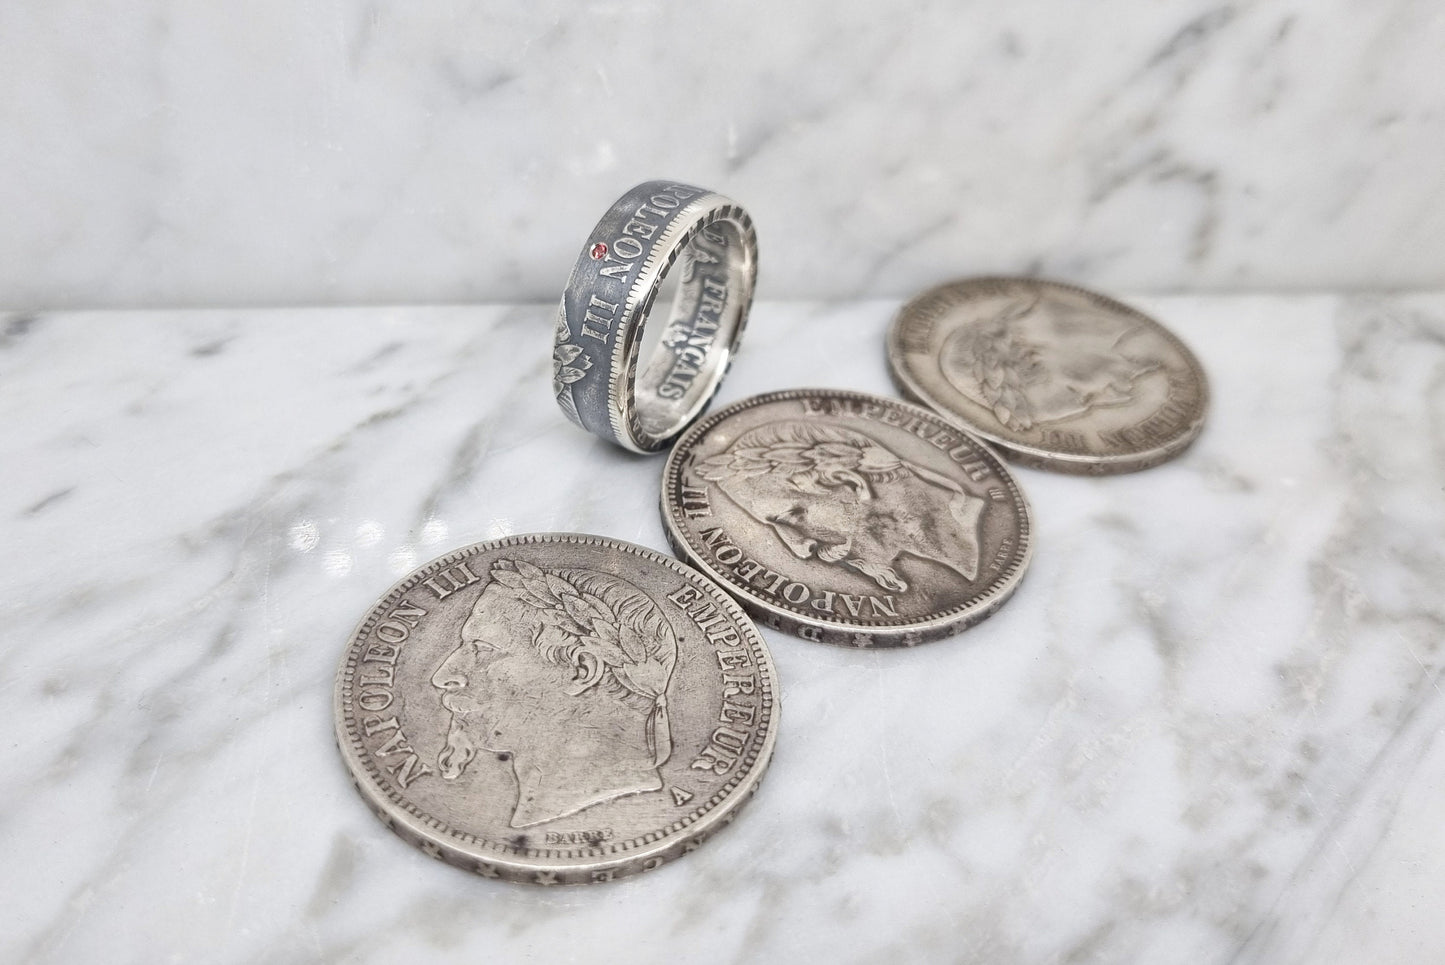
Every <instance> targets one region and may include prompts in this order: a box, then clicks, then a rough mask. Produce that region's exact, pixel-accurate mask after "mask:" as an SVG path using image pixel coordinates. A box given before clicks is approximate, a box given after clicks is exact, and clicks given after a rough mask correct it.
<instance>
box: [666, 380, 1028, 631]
mask: <svg viewBox="0 0 1445 965" xmlns="http://www.w3.org/2000/svg"><path fill="white" fill-rule="evenodd" d="M662 518H663V524H664V526H665V527H666V529H667V535H668V540H669V541H670V542H671V543H672V545H673V548H674V549H676V550H677V552H678V554H679V555H680V556H683V557H684V558H686V559H687V560H688V561H690V562H691V563H692V564H693V565H695V566H697V567H698V568H699V569H701V570H702V571H703V572H704V573H706V574H707V575H709V576H711V577H712V578H713V579H715V580H717V581H718V582H719V583H720V584H722V586H723V587H724V588H725V589H727V590H728V591H729V592H731V593H732V594H733V595H734V596H736V597H737V598H738V600H739V601H741V602H742V604H743V607H744V608H745V609H746V610H747V611H748V612H749V613H751V614H752V615H753V616H754V617H756V618H757V619H759V620H761V621H763V622H764V623H766V624H767V625H768V626H771V627H774V628H776V629H779V630H785V631H787V632H789V633H795V634H797V635H798V636H801V637H804V638H805V639H808V640H819V641H824V642H827V643H838V644H845V645H853V646H860V647H868V646H911V645H913V644H916V643H922V642H923V641H925V640H932V639H936V638H938V637H942V636H947V635H948V634H951V633H956V632H957V631H959V630H962V629H963V628H965V627H967V626H969V625H971V624H973V623H976V622H977V621H979V620H982V619H983V618H984V617H986V616H988V615H989V614H990V613H992V612H994V610H996V609H997V608H998V607H999V606H1000V605H1001V604H1002V603H1003V602H1004V600H1006V599H1008V597H1009V595H1010V594H1012V593H1013V591H1014V589H1015V588H1016V587H1017V586H1018V583H1019V580H1020V579H1022V577H1023V574H1024V570H1025V568H1026V567H1027V565H1028V561H1029V554H1030V552H1031V547H1032V537H1033V525H1032V520H1031V517H1030V514H1029V507H1028V503H1027V502H1026V501H1025V499H1024V496H1023V493H1022V492H1021V491H1020V490H1019V487H1018V484H1017V483H1016V482H1015V481H1014V478H1013V476H1012V475H1010V473H1009V471H1008V469H1007V468H1005V467H1004V465H1003V464H1002V463H1001V462H1000V461H999V459H998V457H997V456H995V455H994V454H993V452H992V451H991V450H990V449H989V448H988V446H986V445H984V444H983V443H982V442H980V441H979V440H977V439H975V438H974V437H973V436H971V435H969V434H968V433H967V432H964V431H963V430H961V429H959V428H958V427H957V426H955V425H952V424H950V423H949V422H947V421H946V420H944V419H942V418H941V417H939V416H937V415H935V414H934V413H932V412H929V411H927V410H925V409H921V408H919V407H918V406H915V405H910V404H908V403H906V402H899V401H897V400H894V399H884V398H880V397H877V396H872V395H864V394H862V393H859V392H844V391H840V390H834V389H795V390H792V391H788V392H773V393H769V394H766V395H758V396H753V397H752V398H750V399H744V400H743V401H741V402H738V403H735V404H733V405H731V406H729V407H728V408H726V409H723V410H722V411H720V412H717V413H715V414H714V415H712V416H710V417H708V418H706V419H704V420H703V421H701V422H699V423H698V424H697V425H695V426H693V427H692V429H690V430H688V432H687V433H686V434H685V435H684V436H683V437H682V438H681V439H680V440H679V441H678V443H677V445H676V446H675V447H674V448H673V450H672V453H671V454H670V455H669V456H668V459H667V465H666V467H665V468H664V470H663V482H662Z"/></svg>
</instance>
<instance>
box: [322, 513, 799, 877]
mask: <svg viewBox="0 0 1445 965" xmlns="http://www.w3.org/2000/svg"><path fill="white" fill-rule="evenodd" d="M335 712H336V737H337V742H338V744H339V745H340V747H341V754H342V757H343V758H344V759H345V761H346V764H347V766H348V767H349V768H350V771H351V775H352V779H353V781H354V783H355V784H356V786H357V788H358V789H359V790H360V791H361V794H362V796H363V797H364V798H365V799H366V801H367V803H368V804H369V805H370V806H371V807H372V809H373V810H375V812H376V814H377V816H378V817H380V818H381V820H382V821H383V822H384V823H385V824H386V825H387V826H388V827H390V828H391V829H392V830H393V831H395V832H396V833H397V834H399V835H400V836H401V837H402V838H404V839H406V840H407V841H409V842H411V843H412V844H414V845H416V846H418V847H420V848H421V849H422V850H423V851H425V852H426V853H427V854H429V855H431V856H432V857H434V858H439V859H441V860H443V861H447V862H450V863H452V864H454V865H458V866H460V867H462V868H465V869H467V870H469V871H475V872H478V873H480V874H482V875H486V876H487V877H493V878H506V879H510V880H515V881H527V882H534V883H536V884H573V883H580V882H594V881H610V880H612V879H614V878H621V877H625V876H628V875H633V874H637V873H640V872H644V871H651V870H653V869H654V868H657V867H659V866H660V865H662V864H663V862H665V861H668V860H670V859H672V858H675V857H677V856H678V855H680V854H683V853H685V852H688V851H692V850H693V849H695V848H696V847H697V846H698V845H699V844H701V843H702V842H703V841H705V840H706V839H707V838H708V837H710V836H711V835H712V834H713V833H714V832H715V831H717V830H718V829H719V828H721V827H722V826H724V825H725V824H727V823H729V822H731V820H732V819H733V817H735V816H736V814H737V811H738V808H739V807H741V806H742V804H743V803H744V802H745V801H746V800H747V799H748V798H749V796H750V795H751V794H752V792H753V791H754V790H755V789H756V787H757V785H758V782H759V780H760V779H761V778H762V775H763V771H764V770H765V769H766V768H767V766H768V761H769V758H770V757H771V756H772V751H773V741H774V734H775V732H776V728H777V714H778V695H777V683H776V675H775V673H774V671H773V664H772V658H771V657H770V656H769V654H768V649H767V645H766V644H765V643H764V642H763V639H762V636H761V635H760V634H759V633H758V631H757V629H756V628H755V627H754V626H753V625H752V623H751V622H750V621H749V620H748V618H747V616H746V615H744V614H743V612H742V611H741V610H740V609H739V608H738V607H737V605H736V604H735V603H734V602H733V601H732V600H731V599H729V597H728V596H727V594H725V593H723V592H722V591H721V590H720V589H719V588H718V587H716V586H715V585H713V584H712V583H710V582H709V581H708V580H706V579H704V578H703V577H702V576H700V575H699V574H697V573H696V572H695V571H693V570H692V569H690V568H688V567H686V566H684V565H682V564H681V563H679V562H678V561H677V560H674V559H671V558H669V557H666V556H663V555H661V554H659V553H654V552H652V551H651V550H647V549H643V548H642V547H640V546H634V545H632V544H630V543H623V542H619V541H617V540H610V539H603V538H601V537H597V536H582V535H576V534H566V533H555V534H554V533H549V534H540V535H530V536H515V537H511V538H509V539H503V540H496V541H494V542H489V543H478V544H476V545H474V546H469V547H466V548H465V549H461V550H457V551H456V552H454V553H449V554H447V555H446V556H444V557H442V558H440V559H437V560H433V561H432V562H430V563H428V564H426V565H425V566H423V567H421V568H420V569H418V570H416V571H415V572H414V573H412V574H411V575H410V576H408V577H406V578H405V579H404V580H402V581H401V582H400V583H398V584H396V585H395V586H394V587H392V588H391V590H390V591H389V592H388V593H387V594H386V596H384V597H383V598H382V599H381V601H380V602H378V603H377V604H376V606H375V607H373V608H372V610H371V612H370V613H368V614H367V615H366V618H365V619H364V620H362V622H361V624H360V625H359V626H358V627H357V628H356V631H355V633H354V634H353V635H352V637H351V641H350V643H349V644H348V645H347V648H346V654H345V656H344V658H343V659H342V661H341V668H340V670H339V671H338V673H337V678H336V699H335Z"/></svg>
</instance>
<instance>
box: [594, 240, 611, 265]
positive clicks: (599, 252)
mask: <svg viewBox="0 0 1445 965" xmlns="http://www.w3.org/2000/svg"><path fill="white" fill-rule="evenodd" d="M606 256H607V246H606V245H604V244H603V243H602V242H600V241H599V242H597V244H595V245H593V246H592V257H593V258H594V259H596V260H599V261H600V260H601V259H602V258H605V257H606Z"/></svg>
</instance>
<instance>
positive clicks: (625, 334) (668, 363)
mask: <svg viewBox="0 0 1445 965" xmlns="http://www.w3.org/2000/svg"><path fill="white" fill-rule="evenodd" d="M669 273H672V274H673V275H674V276H675V277H676V279H677V293H676V296H675V297H674V298H673V301H672V304H671V306H669V307H668V309H667V313H666V317H665V318H664V319H660V320H659V321H660V322H661V324H662V328H661V331H660V333H659V335H658V337H657V338H656V343H655V346H654V347H653V348H652V349H651V351H650V352H649V353H648V354H647V355H646V357H643V358H641V359H639V354H640V351H641V349H642V345H643V330H644V327H645V326H647V325H649V324H650V323H649V322H648V318H649V314H650V313H651V311H652V308H653V302H654V300H656V299H657V297H658V294H659V292H660V291H661V290H662V287H663V283H664V281H665V280H666V279H667V277H668V275H669ZM757 273H758V248H757V235H756V232H754V230H753V223H752V219H751V218H749V217H748V214H747V212H746V211H744V210H743V209H742V207H741V206H739V205H738V204H737V203H736V202H734V201H731V200H729V199H728V198H725V197H723V196H722V195H719V194H714V193H712V192H710V191H707V190H705V189H703V188H697V187H693V186H691V185H687V184H678V183H676V182H672V181H648V182H646V183H644V184H639V185H638V186H637V187H635V188H633V189H632V190H631V191H628V192H627V193H626V194H624V195H623V196H622V197H621V198H619V199H618V200H617V202H616V203H615V204H614V205H613V206H612V207H611V208H610V209H609V210H608V211H607V214H605V215H604V216H603V217H602V220H601V221H599V222H598V223H597V226H596V227H595V228H593V229H592V233H591V234H590V235H589V236H588V238H587V243H586V244H585V245H583V247H582V254H581V255H580V256H579V257H578V259H577V264H576V266H575V267H574V268H573V269H572V275H571V277H570V278H569V279H568V281H567V289H566V291H565V293H564V294H563V296H562V304H561V306H560V307H559V309H558V312H557V329H556V341H555V345H554V348H553V356H552V358H553V366H552V371H553V380H552V385H553V390H554V392H555V394H556V397H557V404H558V405H560V406H561V407H562V411H563V412H565V413H566V414H567V417H568V418H569V419H571V420H572V421H573V422H575V423H577V424H578V425H579V426H581V427H582V428H584V429H587V430H588V431H589V432H593V433H595V434H597V435H598V436H601V437H602V438H603V439H607V440H609V441H611V442H615V443H617V444H618V445H620V446H623V447H624V448H627V449H630V450H632V451H634V452H653V451H656V450H658V449H662V448H663V447H665V446H667V445H668V444H670V443H671V442H672V441H673V439H675V438H676V437H677V435H678V433H680V432H681V431H682V430H683V429H685V428H686V427H687V426H688V425H689V424H691V423H692V422H693V421H694V420H695V419H696V418H697V417H698V416H699V415H701V414H702V411H703V410H704V409H705V408H706V407H707V404H708V402H709V401H711V399H712V397H713V393H714V392H716V391H717V387H718V385H719V384H720V383H721V382H722V378H723V376H724V375H725V374H727V370H728V366H729V365H730V364H731V362H732V355H733V352H735V351H736V350H737V346H738V341H739V340H740V339H741V338H742V333H743V327H744V324H745V323H746V321H747V316H748V308H749V306H750V305H751V303H752V298H753V287H754V285H755V283H756V281H757ZM652 324H655V323H652ZM649 341H650V340H649ZM639 364H640V369H639Z"/></svg>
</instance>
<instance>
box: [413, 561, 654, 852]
mask: <svg viewBox="0 0 1445 965" xmlns="http://www.w3.org/2000/svg"><path fill="white" fill-rule="evenodd" d="M489 575H490V580H489V581H488V582H487V583H486V585H485V586H484V587H483V589H482V592H481V595H480V596H479V597H478V598H477V600H476V603H475V604H473V606H472V613H471V616H470V617H469V618H468V619H467V621H466V623H465V624H464V625H463V626H462V631H461V641H460V643H459V644H458V646H457V647H456V649H454V650H453V651H452V652H451V653H450V654H449V655H448V656H447V658H446V659H445V660H443V661H442V663H441V665H440V666H439V667H437V669H436V671H435V672H434V673H433V674H432V677H431V683H432V686H433V687H435V688H436V689H437V691H438V693H439V695H440V699H441V702H442V704H443V706H445V707H446V709H447V710H449V711H450V712H451V725H450V728H449V730H448V733H447V739H446V746H445V747H444V748H443V749H442V751H441V753H440V754H439V755H438V757H437V763H438V770H439V772H440V773H441V776H442V777H443V778H444V779H446V780H449V781H455V780H457V779H458V778H460V777H461V776H462V775H463V774H464V773H465V771H466V769H467V766H468V764H470V763H471V761H472V760H473V758H475V757H476V754H477V752H478V750H488V751H493V752H499V753H501V752H504V753H507V754H509V755H510V756H511V763H512V770H513V774H514V775H515V777H516V780H517V790H518V794H517V805H516V808H515V810H514V811H513V815H512V819H511V826H512V827H514V828H525V827H530V826H532V825H536V824H541V823H544V822H546V821H552V820H555V819H556V818H560V817H565V816H566V815H569V814H575V813H577V812H578V811H581V810H582V809H584V808H587V807H591V806H592V805H594V804H600V803H602V802H604V801H610V800H613V799H615V798H618V797H622V796H624V795H628V794H638V793H642V792H646V791H656V790H659V789H661V787H662V786H663V785H662V777H661V775H660V774H659V772H658V768H659V767H661V766H662V765H663V764H664V763H665V762H666V761H667V760H668V758H669V757H671V755H672V738H671V732H670V727H669V722H668V716H667V687H668V683H669V681H670V680H671V677H672V671H673V668H674V666H675V665H676V663H677V640H676V637H675V636H674V634H673V631H672V628H671V626H669V625H668V623H667V621H666V620H665V619H664V617H663V615H662V613H661V611H660V610H659V609H658V607H657V606H656V604H654V603H653V602H652V600H650V599H649V598H648V597H647V595H646V594H645V593H643V592H642V591H641V590H640V589H638V588H637V587H636V586H634V585H632V584H631V583H629V582H627V581H626V580H623V579H621V578H619V577H616V576H613V575H611V574H608V573H602V572H599V571H596V570H589V569H581V568H577V569H571V568H568V569H555V570H543V569H541V568H540V567H537V566H534V565H533V564H531V563H528V562H526V561H524V560H501V561H498V562H497V563H496V564H495V565H494V566H493V567H492V569H491V571H490V574H489Z"/></svg>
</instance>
